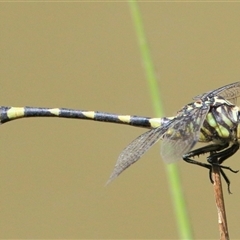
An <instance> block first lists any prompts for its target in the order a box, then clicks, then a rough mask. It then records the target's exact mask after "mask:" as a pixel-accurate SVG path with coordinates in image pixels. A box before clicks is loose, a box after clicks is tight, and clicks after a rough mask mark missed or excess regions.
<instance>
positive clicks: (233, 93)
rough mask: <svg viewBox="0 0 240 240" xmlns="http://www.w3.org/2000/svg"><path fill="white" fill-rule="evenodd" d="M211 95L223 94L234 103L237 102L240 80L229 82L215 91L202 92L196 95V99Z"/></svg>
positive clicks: (222, 95) (239, 94)
mask: <svg viewBox="0 0 240 240" xmlns="http://www.w3.org/2000/svg"><path fill="white" fill-rule="evenodd" d="M209 96H221V97H223V98H225V99H227V100H229V101H231V102H232V103H233V104H236V100H237V97H239V96H240V82H235V83H231V84H228V85H226V86H223V87H220V88H217V89H215V90H213V91H209V92H207V93H204V94H200V95H198V96H196V97H194V98H193V99H194V100H197V99H199V98H200V99H204V98H206V97H209Z"/></svg>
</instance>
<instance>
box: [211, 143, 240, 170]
mask: <svg viewBox="0 0 240 240" xmlns="http://www.w3.org/2000/svg"><path fill="white" fill-rule="evenodd" d="M238 149H239V143H238V142H236V143H234V144H233V145H232V146H231V147H229V148H227V149H225V150H224V151H221V152H217V153H216V152H215V153H214V152H211V154H210V156H209V157H207V161H208V162H209V163H210V164H211V165H215V166H219V167H220V168H224V169H227V170H230V171H231V172H233V173H237V172H238V170H237V171H234V170H232V169H231V168H230V167H228V166H223V165H220V164H222V163H223V162H224V161H225V160H226V159H228V158H229V157H231V156H232V155H234V154H235V153H236V152H237V150H238Z"/></svg>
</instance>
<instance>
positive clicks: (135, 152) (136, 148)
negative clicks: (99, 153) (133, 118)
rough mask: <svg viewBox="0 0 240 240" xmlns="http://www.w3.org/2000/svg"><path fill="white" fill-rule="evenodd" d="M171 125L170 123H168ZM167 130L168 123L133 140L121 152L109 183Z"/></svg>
mask: <svg viewBox="0 0 240 240" xmlns="http://www.w3.org/2000/svg"><path fill="white" fill-rule="evenodd" d="M168 125H169V124H168ZM166 130H167V125H165V126H163V127H158V128H153V129H151V130H149V131H148V132H145V133H143V134H142V135H140V136H139V137H137V138H136V139H135V140H133V141H132V142H131V143H130V144H129V145H128V146H127V147H126V148H125V149H124V150H123V151H122V153H121V154H120V156H119V157H118V160H117V163H116V165H115V167H114V170H113V172H112V174H111V176H110V178H109V180H108V181H107V184H108V183H110V182H111V181H112V180H113V179H115V178H116V177H117V176H118V175H119V174H120V173H122V172H123V171H124V170H125V169H126V168H128V167H129V166H130V165H132V164H133V163H135V162H136V161H137V160H138V159H139V158H140V157H141V156H142V155H143V154H144V153H145V152H146V151H147V150H148V149H149V148H150V147H151V146H152V145H153V144H155V143H156V142H157V141H158V140H159V139H160V138H161V136H162V135H163V133H164V132H165V131H166Z"/></svg>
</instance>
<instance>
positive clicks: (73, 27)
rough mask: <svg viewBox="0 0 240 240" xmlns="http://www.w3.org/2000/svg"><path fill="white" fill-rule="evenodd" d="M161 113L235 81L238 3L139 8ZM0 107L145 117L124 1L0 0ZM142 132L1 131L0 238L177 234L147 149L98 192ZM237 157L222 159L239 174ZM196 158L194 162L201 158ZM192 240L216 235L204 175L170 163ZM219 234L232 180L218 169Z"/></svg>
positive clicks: (239, 182) (230, 202)
mask: <svg viewBox="0 0 240 240" xmlns="http://www.w3.org/2000/svg"><path fill="white" fill-rule="evenodd" d="M139 6H140V9H141V12H142V15H143V21H144V25H145V31H146V34H147V38H148V41H149V44H150V48H151V51H152V57H153V61H154V63H155V67H156V72H157V75H158V79H159V88H160V91H161V93H162V99H163V104H164V108H165V113H166V115H167V116H172V115H174V114H175V113H176V111H177V110H179V109H180V108H181V107H182V106H183V105H185V104H187V103H188V102H190V101H191V98H192V97H193V96H195V95H198V94H200V93H203V92H206V91H209V90H212V89H215V88H217V87H220V86H223V85H225V84H229V83H232V82H235V81H239V78H240V58H239V56H240V45H239V43H240V28H239V23H240V14H239V11H240V5H239V3H216V2H215V3H180V2H179V3H176V2H175V3H139ZM0 31H1V37H0V39H1V41H0V47H1V57H0V74H1V78H0V84H1V85H0V86H1V88H0V89H1V94H0V102H1V105H4V106H5V105H6V106H43V107H69V108H76V109H82V110H99V111H106V112H113V113H119V114H132V115H141V116H153V110H152V107H151V102H150V96H149V91H148V88H147V84H146V81H145V73H144V69H143V67H142V62H141V61H142V60H141V57H140V52H139V48H138V44H137V39H136V34H135V30H134V28H133V23H132V19H131V15H130V10H129V6H128V4H127V3H126V2H125V3H124V2H122V3H120V2H119V3H96V2H91V3H90V2H89V3H86V2H85V3H84V2H82V3H81V2H79V3H74V2H72V3H60V2H58V3H57V2H51V3H50V2H49V3H47V2H45V3H44V2H42V3H37V2H34V3H33V2H32V3H30V2H29V3H16V2H14V3H1V4H0ZM143 132H144V130H143V129H137V128H133V127H129V126H121V125H117V124H109V123H97V122H91V121H83V120H79V121H77V120H66V119H50V118H48V119H43V118H42V119H24V120H18V121H15V122H11V123H8V124H6V125H3V126H2V127H1V147H0V153H1V160H0V182H1V183H0V195H1V199H0V206H1V210H0V229H1V231H0V232H1V233H0V238H103V239H104V238H165V239H166V238H168V239H173V238H178V232H177V226H176V223H175V218H174V213H173V209H172V205H171V198H170V192H169V189H168V183H167V179H166V175H165V169H164V163H163V162H162V160H161V156H160V154H159V152H160V151H159V145H158V146H154V147H153V148H152V149H151V150H150V151H149V152H148V153H147V154H146V155H144V157H143V158H142V160H141V161H139V162H138V163H137V164H135V165H133V166H132V167H131V168H129V169H128V170H127V171H126V172H124V173H123V174H122V175H121V176H120V177H119V178H117V179H116V180H115V181H114V182H112V183H111V184H110V185H109V186H107V187H104V184H105V183H106V181H107V179H108V177H109V175H110V173H111V171H112V170H113V167H114V165H115V162H116V159H117V157H118V155H119V153H120V152H121V150H122V149H123V148H124V147H125V146H126V145H127V144H129V143H130V142H131V141H132V140H133V139H134V138H136V137H137V136H138V135H140V134H141V133H143ZM239 158H240V153H237V154H236V155H235V156H234V157H232V158H231V159H230V160H228V161H227V165H229V166H231V167H232V168H233V169H240V162H239ZM200 160H204V157H201V158H200ZM178 165H179V167H180V170H181V178H182V182H183V189H184V192H185V194H186V201H187V205H188V209H189V214H190V219H191V223H192V226H193V230H194V236H195V238H198V239H199V238H201V239H203V238H205V239H206V238H208V239H210V238H218V236H219V233H218V222H217V210H216V207H215V201H214V198H213V189H212V185H211V184H210V183H209V179H208V172H207V171H206V170H204V169H201V168H199V167H196V166H192V165H189V164H186V163H185V162H183V161H179V163H178ZM227 174H228V176H229V177H230V179H231V182H232V186H231V187H232V188H231V189H232V192H233V193H234V194H233V195H228V194H227V189H226V185H225V184H224V185H223V186H224V192H225V204H226V210H227V216H228V225H229V232H230V237H232V238H239V237H240V231H239V218H240V213H239V209H238V208H239V199H240V190H239V186H240V175H239V174H232V173H227Z"/></svg>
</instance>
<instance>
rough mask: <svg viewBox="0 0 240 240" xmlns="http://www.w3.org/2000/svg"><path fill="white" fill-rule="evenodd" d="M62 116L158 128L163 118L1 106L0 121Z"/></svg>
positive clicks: (65, 109) (64, 109) (63, 109)
mask: <svg viewBox="0 0 240 240" xmlns="http://www.w3.org/2000/svg"><path fill="white" fill-rule="evenodd" d="M28 117H60V118H71V119H83V120H84V119H85V120H93V121H100V122H111V123H119V124H126V125H131V126H136V127H143V128H156V127H159V126H160V125H161V118H150V117H140V116H131V115H117V114H112V113H106V112H98V111H84V110H75V109H68V108H39V107H38V108H35V107H0V122H1V123H2V124H3V123H6V122H9V121H12V120H15V119H19V118H28Z"/></svg>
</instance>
